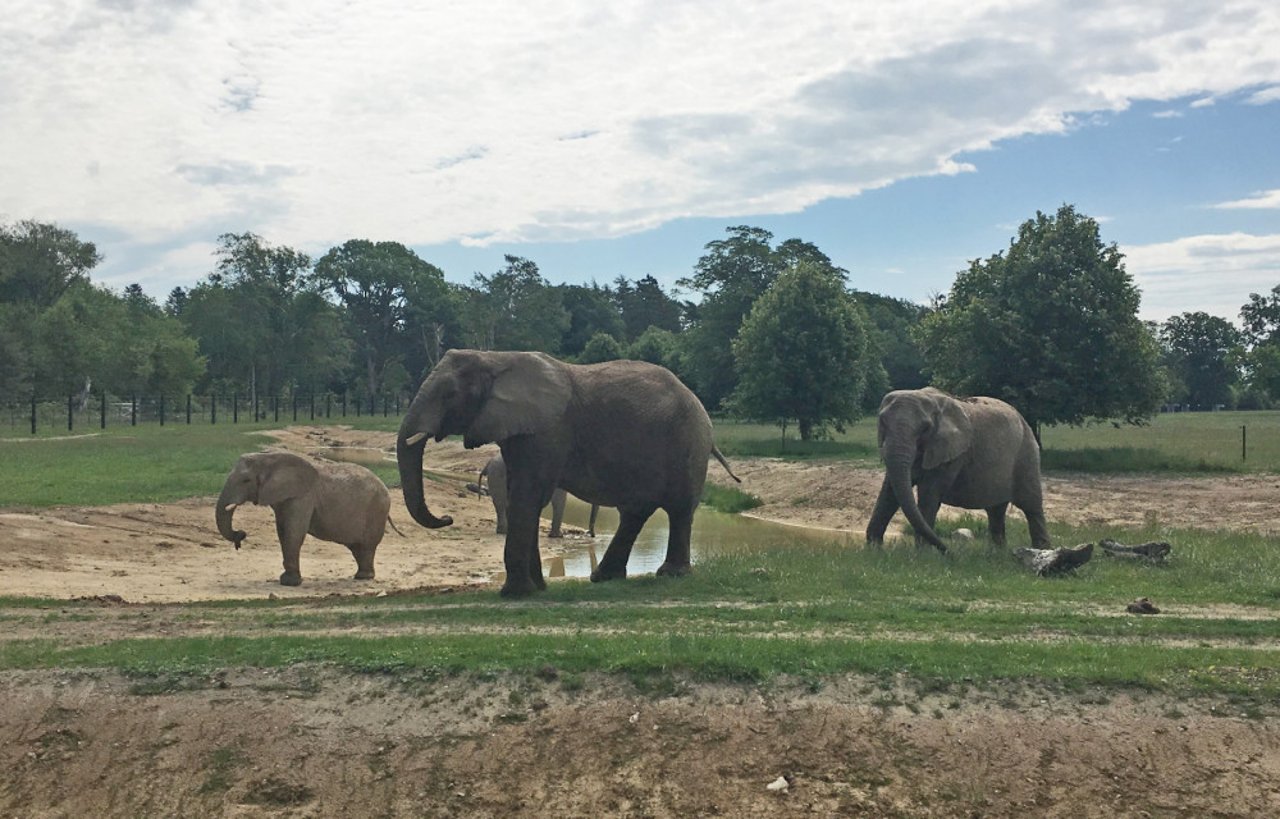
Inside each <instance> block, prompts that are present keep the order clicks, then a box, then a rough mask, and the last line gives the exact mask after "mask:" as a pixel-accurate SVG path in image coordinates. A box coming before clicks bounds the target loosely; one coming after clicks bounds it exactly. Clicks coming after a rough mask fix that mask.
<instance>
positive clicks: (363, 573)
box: [347, 543, 376, 580]
mask: <svg viewBox="0 0 1280 819" xmlns="http://www.w3.org/2000/svg"><path fill="white" fill-rule="evenodd" d="M347 548H348V549H350V550H351V556H352V557H354V558H355V559H356V580H372V579H373V577H374V573H373V553H374V551H375V549H376V547H370V546H362V545H361V544H359V543H348V544H347Z"/></svg>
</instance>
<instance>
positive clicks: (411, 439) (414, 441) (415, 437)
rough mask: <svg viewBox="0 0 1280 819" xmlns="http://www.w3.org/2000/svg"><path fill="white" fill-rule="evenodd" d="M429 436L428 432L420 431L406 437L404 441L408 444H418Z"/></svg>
mask: <svg viewBox="0 0 1280 819" xmlns="http://www.w3.org/2000/svg"><path fill="white" fill-rule="evenodd" d="M427 437H428V435H427V433H425V432H419V433H418V434H417V435H410V436H409V437H408V438H405V439H404V442H405V444H406V445H407V446H417V445H418V442H419V441H421V440H422V439H424V438H427Z"/></svg>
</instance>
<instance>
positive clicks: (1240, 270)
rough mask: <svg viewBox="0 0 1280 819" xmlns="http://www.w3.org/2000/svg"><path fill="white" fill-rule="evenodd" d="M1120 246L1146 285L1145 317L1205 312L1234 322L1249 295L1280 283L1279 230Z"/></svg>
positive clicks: (1129, 266)
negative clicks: (1260, 233) (1263, 233)
mask: <svg viewBox="0 0 1280 819" xmlns="http://www.w3.org/2000/svg"><path fill="white" fill-rule="evenodd" d="M1121 250H1122V251H1123V252H1124V254H1125V267H1126V269H1127V270H1128V271H1129V272H1130V273H1132V274H1133V277H1134V280H1135V281H1136V282H1137V284H1138V286H1139V287H1140V288H1141V289H1142V309H1141V315H1142V317H1143V318H1144V319H1152V320H1155V321H1163V320H1164V319H1166V318H1168V317H1169V316H1171V315H1175V314H1177V313H1182V312H1185V311H1188V310H1203V311H1205V312H1206V313H1211V314H1213V315H1217V316H1222V317H1223V318H1226V319H1229V320H1235V318H1236V317H1237V316H1238V315H1239V313H1240V306H1241V305H1243V304H1245V303H1246V302H1247V301H1248V300H1249V294H1250V293H1266V292H1269V291H1270V290H1271V288H1273V287H1275V286H1276V285H1278V284H1280V233H1273V234H1266V235H1254V234H1249V233H1225V234H1206V235H1202V236H1187V237H1184V238H1181V239H1177V240H1174V241H1172V242H1160V243H1157V244H1148V245H1130V246H1127V247H1121Z"/></svg>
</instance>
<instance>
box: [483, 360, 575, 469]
mask: <svg viewBox="0 0 1280 819" xmlns="http://www.w3.org/2000/svg"><path fill="white" fill-rule="evenodd" d="M562 366H563V365H561V364H560V363H559V362H557V361H556V360H555V359H553V358H551V357H549V356H544V355H541V354H536V353H530V354H524V355H518V356H513V357H512V358H511V359H510V361H509V362H507V363H506V365H505V366H503V367H502V368H501V369H500V370H499V371H498V372H497V373H496V374H495V375H494V379H493V386H492V388H491V389H490V392H489V397H488V398H487V399H486V400H485V402H484V405H483V406H482V407H481V408H480V412H479V413H477V415H476V420H475V421H474V422H473V423H472V424H471V426H470V428H468V429H467V431H466V434H465V435H464V436H463V443H464V444H465V445H466V446H467V447H468V448H472V447H477V446H479V445H481V444H489V443H494V442H496V441H505V440H506V439H508V438H512V437H515V436H516V435H530V434H533V433H536V432H539V431H541V430H543V429H546V428H547V427H550V426H551V425H553V424H554V423H556V422H557V421H559V420H560V418H561V417H562V416H563V415H564V412H565V408H566V407H568V405H569V398H570V396H571V395H572V394H573V387H572V385H571V384H570V383H569V376H568V375H567V374H566V373H565V372H564V370H563V369H562Z"/></svg>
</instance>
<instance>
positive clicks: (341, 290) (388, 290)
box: [314, 239, 450, 401]
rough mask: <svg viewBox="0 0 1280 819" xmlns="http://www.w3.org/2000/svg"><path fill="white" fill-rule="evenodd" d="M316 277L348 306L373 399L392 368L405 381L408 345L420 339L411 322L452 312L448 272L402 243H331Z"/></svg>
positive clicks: (349, 323) (351, 333) (347, 315)
mask: <svg viewBox="0 0 1280 819" xmlns="http://www.w3.org/2000/svg"><path fill="white" fill-rule="evenodd" d="M314 282H315V284H316V285H317V286H319V287H320V288H322V289H323V290H325V291H326V292H330V293H332V294H333V295H334V296H336V297H337V299H338V301H339V303H341V305H342V306H343V308H344V311H343V316H344V319H345V322H346V326H347V332H348V335H349V336H350V338H352V339H353V341H354V349H355V354H356V357H357V359H358V360H359V361H360V363H361V365H362V370H363V371H362V379H361V380H362V381H363V383H364V387H365V390H366V395H367V397H368V400H370V401H373V400H375V397H376V396H377V395H379V394H380V393H382V392H383V391H384V390H385V389H386V388H387V385H386V383H385V381H386V374H387V372H388V369H389V368H390V369H391V370H392V372H393V373H395V374H396V376H397V379H396V380H397V381H403V375H401V374H402V373H403V372H404V362H405V360H406V357H407V355H408V353H409V348H410V347H411V346H412V345H413V344H415V343H417V340H416V339H414V338H413V336H411V335H410V333H411V329H412V326H413V325H414V324H415V323H422V322H424V320H427V319H428V317H429V316H434V315H443V314H447V313H448V312H449V310H448V307H447V303H448V302H449V299H450V291H449V288H448V286H447V285H446V284H445V281H444V273H442V272H441V271H440V269H439V268H438V267H436V266H435V265H432V264H429V263H428V262H425V261H423V260H422V259H420V258H419V257H418V255H417V254H416V253H414V252H413V251H412V250H410V249H409V248H407V247H405V246H404V245H402V244H400V243H398V242H378V243H374V242H370V241H368V240H365V239H352V240H350V241H347V242H345V243H343V244H342V245H341V246H339V247H335V248H332V249H331V250H329V252H328V253H326V254H325V255H324V256H322V257H321V258H320V260H319V261H317V262H316V266H315V279H314ZM396 386H397V387H399V386H403V384H397V385H396Z"/></svg>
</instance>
